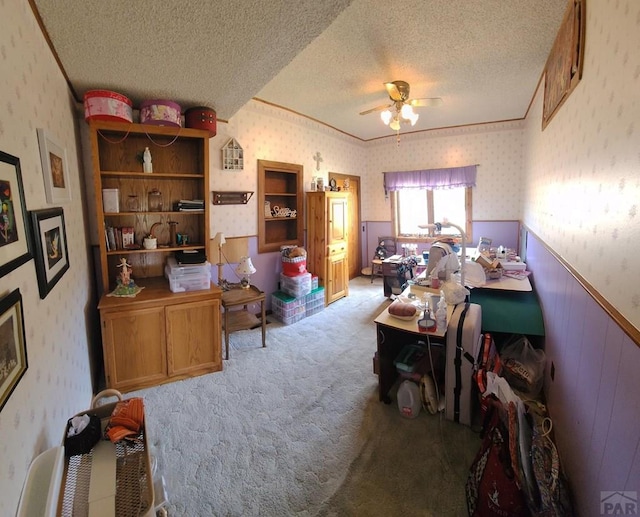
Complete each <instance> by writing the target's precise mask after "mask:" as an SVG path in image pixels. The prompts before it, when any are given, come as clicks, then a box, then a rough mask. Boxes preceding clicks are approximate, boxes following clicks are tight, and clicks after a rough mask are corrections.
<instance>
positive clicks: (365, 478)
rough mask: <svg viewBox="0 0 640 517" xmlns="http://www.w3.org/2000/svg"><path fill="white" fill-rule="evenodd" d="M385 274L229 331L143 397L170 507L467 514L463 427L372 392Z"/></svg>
mask: <svg viewBox="0 0 640 517" xmlns="http://www.w3.org/2000/svg"><path fill="white" fill-rule="evenodd" d="M381 282H382V280H381V279H376V280H375V281H374V283H373V284H371V283H370V280H369V278H366V277H360V278H357V279H354V280H353V281H352V282H351V284H350V289H351V293H350V296H349V297H348V298H345V299H343V300H339V301H338V302H335V303H333V304H331V305H330V306H329V307H327V308H326V309H324V310H323V311H321V312H319V313H318V314H315V315H313V316H311V317H309V318H305V319H303V320H301V321H300V322H298V323H295V324H293V325H288V326H286V325H283V324H281V323H277V322H272V323H270V324H269V325H268V327H267V348H265V349H263V348H261V347H260V329H255V330H249V331H243V332H238V333H235V334H232V336H231V345H232V349H231V358H230V360H229V361H225V363H224V370H223V371H222V372H219V373H214V374H211V375H205V376H201V377H197V378H194V379H189V380H185V381H179V382H174V383H171V384H166V385H163V386H158V387H155V388H150V389H147V390H141V391H139V392H135V393H131V394H129V395H128V396H136V395H139V396H142V397H144V399H145V405H146V412H147V427H148V435H149V436H148V443H149V445H150V449H151V452H152V454H153V456H154V457H155V458H156V460H157V464H158V470H157V471H158V473H159V474H162V475H163V476H164V478H165V481H166V486H167V495H168V501H169V504H168V505H167V510H168V513H169V515H171V516H173V515H176V516H177V515H180V516H254V515H255V516H288V515H297V516H315V515H318V516H361V515H362V516H378V515H379V516H394V515H402V516H413V515H415V516H430V515H433V516H438V517H441V516H463V515H466V513H467V512H466V505H465V498H464V483H465V480H466V474H467V470H468V467H469V465H470V464H471V462H472V460H473V457H474V455H475V453H476V451H477V449H478V447H479V443H480V442H479V438H478V436H477V435H476V434H475V433H473V432H472V431H471V430H470V429H468V428H466V427H464V426H461V425H457V424H453V423H451V422H448V421H446V420H444V418H442V417H441V416H440V415H430V414H428V413H426V412H424V411H423V412H422V413H421V414H420V416H419V417H418V418H416V419H415V420H408V419H405V418H403V417H402V416H401V415H400V413H399V412H398V409H397V406H396V405H395V400H394V403H393V404H391V405H385V404H383V403H381V402H378V396H377V377H376V376H375V375H374V374H373V373H372V357H373V354H374V352H375V349H376V337H375V324H374V323H373V319H374V317H375V316H376V315H377V314H378V313H379V312H380V311H381V310H383V309H384V308H385V307H386V306H387V304H388V301H387V300H386V298H384V296H383V293H382V283H381Z"/></svg>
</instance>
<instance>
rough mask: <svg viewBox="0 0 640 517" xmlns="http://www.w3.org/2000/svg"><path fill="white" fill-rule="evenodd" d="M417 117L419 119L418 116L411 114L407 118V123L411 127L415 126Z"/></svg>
mask: <svg viewBox="0 0 640 517" xmlns="http://www.w3.org/2000/svg"><path fill="white" fill-rule="evenodd" d="M418 117H420V115H418V114H417V113H413V114H412V115H411V116H410V117H409V122H411V125H412V126H415V125H416V122H418Z"/></svg>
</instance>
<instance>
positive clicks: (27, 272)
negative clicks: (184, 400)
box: [0, 0, 93, 515]
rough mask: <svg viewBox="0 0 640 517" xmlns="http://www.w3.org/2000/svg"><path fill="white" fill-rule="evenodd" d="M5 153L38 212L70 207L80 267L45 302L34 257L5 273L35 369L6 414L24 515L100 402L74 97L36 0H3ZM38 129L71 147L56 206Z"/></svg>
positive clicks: (3, 498) (0, 90)
mask: <svg viewBox="0 0 640 517" xmlns="http://www.w3.org/2000/svg"><path fill="white" fill-rule="evenodd" d="M0 20H2V22H1V24H2V30H0V71H1V73H0V105H1V109H0V150H2V151H4V152H6V153H9V154H11V155H13V156H17V157H18V158H20V165H21V170H22V181H23V187H24V195H25V202H26V207H27V209H28V210H36V209H41V208H50V207H53V206H61V207H62V208H63V209H64V216H65V224H66V232H67V239H68V250H69V264H70V268H69V270H68V271H67V272H66V273H65V275H64V276H63V277H62V278H61V280H60V281H59V282H58V284H56V286H55V287H54V288H53V290H52V291H51V292H50V293H49V294H48V296H47V297H46V298H45V299H44V300H41V299H40V295H39V292H38V282H37V279H36V270H35V265H34V260H30V261H29V262H27V263H26V264H24V265H22V266H20V267H19V268H17V269H15V270H14V271H12V272H11V273H9V274H8V275H5V276H4V277H2V278H0V296H6V295H7V294H8V293H9V292H11V291H13V290H14V289H16V288H19V289H20V293H21V294H22V302H23V312H24V323H25V334H26V345H27V359H28V369H27V371H26V373H25V375H24V377H23V378H22V380H21V381H20V383H19V384H18V385H17V386H16V388H15V390H14V392H13V394H12V395H11V397H10V398H9V400H8V401H7V403H6V405H5V406H4V407H3V408H2V411H1V412H0V457H2V461H1V462H0V479H1V480H2V482H1V483H0V515H15V512H16V508H17V505H18V499H19V497H20V492H21V490H22V485H23V482H24V479H25V476H26V472H27V468H28V467H29V464H30V463H31V460H32V459H33V458H34V457H35V456H36V455H37V454H39V453H40V452H42V451H44V450H45V449H48V448H49V447H52V446H54V445H58V444H60V441H61V439H62V435H63V432H64V426H65V424H66V421H67V418H69V417H70V416H73V414H75V413H77V412H78V411H82V410H84V409H86V408H87V407H88V405H89V404H90V402H91V393H92V391H91V373H90V367H89V354H90V351H89V348H90V346H89V343H90V338H89V337H88V324H87V318H88V313H87V306H88V304H89V293H90V286H91V283H92V282H93V279H92V273H91V271H90V267H89V264H88V262H87V261H88V258H87V255H88V252H87V243H86V239H85V234H86V230H85V218H84V216H83V195H84V194H83V192H82V189H83V187H82V185H81V181H80V176H79V173H78V149H77V147H76V126H77V124H78V121H76V120H74V116H75V115H74V103H73V100H72V98H71V96H70V93H69V88H68V87H67V83H66V81H65V79H64V77H63V75H62V73H61V72H60V69H59V68H58V65H57V64H56V62H55V60H54V59H53V56H52V55H51V52H50V50H49V47H48V46H47V43H46V41H45V39H44V37H43V36H42V33H41V31H40V28H39V27H38V24H37V22H36V20H35V18H34V17H33V13H32V11H31V8H30V7H29V3H28V2H24V1H21V0H2V1H0ZM37 128H44V129H46V130H47V131H48V132H49V133H51V135H52V136H53V137H54V138H55V139H56V140H57V141H58V142H60V143H61V145H63V146H64V147H65V148H66V151H67V160H68V164H69V170H70V175H69V176H70V182H71V197H72V200H71V201H69V202H66V203H62V204H56V205H48V204H47V201H46V197H45V190H44V179H43V172H42V166H41V164H40V154H39V147H38V138H37V134H36V130H37Z"/></svg>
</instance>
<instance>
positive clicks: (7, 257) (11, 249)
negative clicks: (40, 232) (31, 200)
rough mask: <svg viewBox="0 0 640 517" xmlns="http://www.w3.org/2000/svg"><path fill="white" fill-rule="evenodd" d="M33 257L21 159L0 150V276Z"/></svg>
mask: <svg viewBox="0 0 640 517" xmlns="http://www.w3.org/2000/svg"><path fill="white" fill-rule="evenodd" d="M32 257H33V254H32V248H31V232H30V231H29V219H27V211H26V209H25V203H24V192H23V189H22V173H21V171H20V159H19V158H17V157H15V156H12V155H10V154H7V153H3V152H2V151H0V277H2V276H4V275H6V274H8V273H10V272H11V271H13V270H14V269H16V268H17V267H18V266H21V265H22V264H24V263H25V262H27V261H29V260H31V258H32Z"/></svg>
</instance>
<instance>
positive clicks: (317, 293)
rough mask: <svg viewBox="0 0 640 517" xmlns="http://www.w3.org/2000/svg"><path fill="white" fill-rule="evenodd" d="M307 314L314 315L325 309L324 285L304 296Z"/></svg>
mask: <svg viewBox="0 0 640 517" xmlns="http://www.w3.org/2000/svg"><path fill="white" fill-rule="evenodd" d="M304 306H305V312H306V314H307V316H313V315H314V314H316V313H318V312H320V311H321V310H322V309H324V287H317V288H316V289H313V290H312V291H311V292H310V293H309V294H307V295H306V296H305V297H304Z"/></svg>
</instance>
